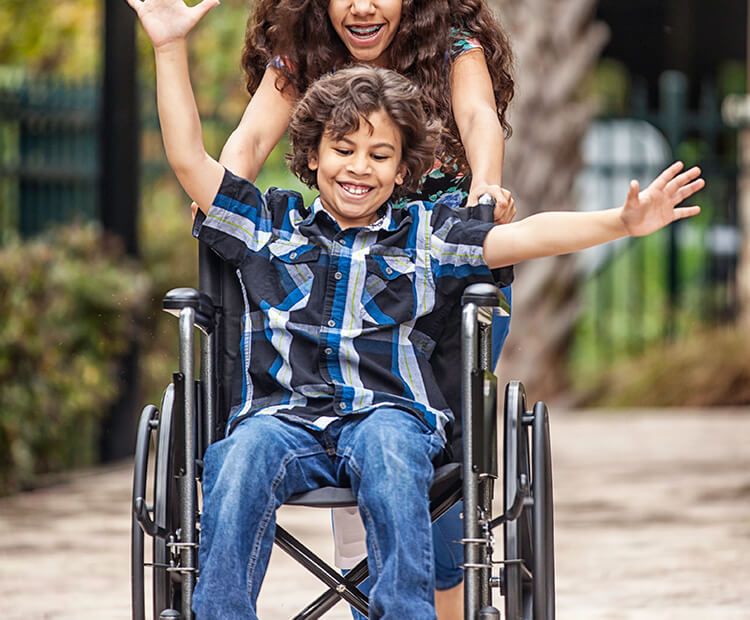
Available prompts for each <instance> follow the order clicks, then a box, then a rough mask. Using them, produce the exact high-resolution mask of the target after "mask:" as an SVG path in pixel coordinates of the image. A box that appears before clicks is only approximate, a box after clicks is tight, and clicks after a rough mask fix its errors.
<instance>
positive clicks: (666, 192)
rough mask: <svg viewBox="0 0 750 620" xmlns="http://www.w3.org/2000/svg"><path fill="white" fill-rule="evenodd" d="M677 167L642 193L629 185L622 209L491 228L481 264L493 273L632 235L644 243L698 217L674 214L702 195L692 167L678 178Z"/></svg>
mask: <svg viewBox="0 0 750 620" xmlns="http://www.w3.org/2000/svg"><path fill="white" fill-rule="evenodd" d="M680 170H682V163H681V162H676V163H674V164H672V165H671V166H670V167H669V168H667V169H666V170H665V171H664V172H662V173H661V174H660V175H659V176H658V177H657V178H656V179H655V180H654V181H653V183H651V185H649V186H648V187H647V188H646V189H645V190H643V191H642V192H639V187H638V182H637V181H631V182H630V189H629V191H628V196H627V199H626V200H625V204H623V206H621V207H618V208H616V209H608V210H606V211H589V212H561V211H557V212H555V211H550V212H547V213H538V214H536V215H532V216H530V217H527V218H525V219H523V220H521V221H519V222H513V223H511V224H506V225H504V226H495V227H494V228H493V229H492V230H490V232H489V233H488V234H487V237H486V239H485V241H484V259H485V261H486V262H487V265H488V266H489V267H490V268H492V269H495V268H497V267H503V266H505V265H513V264H515V263H518V262H521V261H523V260H527V259H529V258H540V257H542V256H554V255H557V254H569V253H571V252H577V251H578V250H583V249H585V248H589V247H592V246H595V245H599V244H602V243H606V242H608V241H614V240H615V239H619V238H620V237H625V236H627V235H632V236H634V237H642V236H644V235H649V234H651V233H653V232H655V231H657V230H659V229H660V228H663V227H664V226H667V225H668V224H670V223H672V222H674V221H675V220H679V219H682V218H685V217H692V216H694V215H697V214H698V213H700V207H697V206H692V207H680V208H675V206H676V205H678V204H679V203H680V202H682V201H683V200H685V198H687V197H688V196H691V195H692V194H694V193H695V192H697V191H698V190H700V189H702V188H703V186H704V185H705V181H704V180H703V179H701V178H699V176H700V172H701V171H700V169H699V168H698V167H693V168H691V169H690V170H687V171H685V172H683V173H682V174H678V173H679V172H680Z"/></svg>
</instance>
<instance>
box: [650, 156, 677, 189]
mask: <svg viewBox="0 0 750 620" xmlns="http://www.w3.org/2000/svg"><path fill="white" fill-rule="evenodd" d="M684 165H685V164H683V163H682V162H681V161H676V162H674V163H673V164H672V165H671V166H669V167H668V168H667V169H666V170H664V171H662V173H661V174H660V175H659V176H658V177H656V179H654V182H653V185H654V186H655V187H658V188H660V189H661V188H663V187H665V186H666V185H667V183H669V182H670V181H671V180H672V179H674V177H675V176H676V175H677V173H678V172H679V171H680V170H682V168H683V166H684Z"/></svg>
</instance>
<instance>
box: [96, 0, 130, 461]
mask: <svg viewBox="0 0 750 620" xmlns="http://www.w3.org/2000/svg"><path fill="white" fill-rule="evenodd" d="M102 88H103V91H102V100H101V106H102V107H101V111H100V119H101V123H100V130H101V157H102V167H101V178H100V186H99V213H100V217H101V222H102V227H103V228H104V230H106V231H107V232H109V233H112V234H114V235H116V236H117V237H119V238H120V239H122V242H123V243H124V246H125V249H126V251H127V252H128V254H130V255H133V256H135V255H137V254H138V238H137V222H138V198H139V193H140V192H139V175H138V165H139V146H140V144H139V136H140V131H139V123H138V98H137V91H136V49H135V13H134V11H133V10H132V9H131V8H130V7H129V6H128V5H127V3H125V2H122V0H104V76H103V85H102ZM137 377H138V350H137V346H136V344H133V345H132V346H131V350H130V351H129V353H128V354H127V355H126V357H125V359H124V360H123V361H122V365H121V367H120V396H119V398H118V401H117V402H116V403H115V404H114V405H113V407H112V409H111V410H110V412H109V413H108V415H107V417H106V419H105V420H104V423H103V427H102V436H101V441H100V454H101V459H102V460H103V461H110V460H115V459H120V458H123V457H125V456H128V455H130V454H132V452H133V446H134V445H135V442H134V439H135V417H134V414H135V413H136V409H137V403H136V402H135V399H136V398H137V394H138V390H137V389H136V388H137Z"/></svg>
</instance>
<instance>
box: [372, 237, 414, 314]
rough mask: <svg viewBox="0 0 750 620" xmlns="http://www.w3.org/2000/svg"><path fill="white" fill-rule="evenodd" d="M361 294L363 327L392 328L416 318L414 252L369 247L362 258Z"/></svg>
mask: <svg viewBox="0 0 750 620" xmlns="http://www.w3.org/2000/svg"><path fill="white" fill-rule="evenodd" d="M365 266H366V273H367V275H366V278H365V286H364V289H363V292H362V305H361V308H362V321H363V325H367V324H368V323H369V324H376V325H394V324H400V323H404V322H406V321H409V320H411V319H413V318H414V317H415V306H416V302H415V288H414V279H415V276H416V271H417V269H416V263H415V253H414V252H413V251H408V250H402V249H398V248H383V249H381V248H377V247H375V248H372V249H371V250H370V253H369V254H367V256H365Z"/></svg>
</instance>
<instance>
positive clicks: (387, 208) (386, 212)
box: [300, 196, 399, 231]
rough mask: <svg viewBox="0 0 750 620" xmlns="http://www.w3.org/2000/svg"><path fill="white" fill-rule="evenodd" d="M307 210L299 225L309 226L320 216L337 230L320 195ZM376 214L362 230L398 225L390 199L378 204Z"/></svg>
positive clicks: (374, 229)
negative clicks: (371, 221)
mask: <svg viewBox="0 0 750 620" xmlns="http://www.w3.org/2000/svg"><path fill="white" fill-rule="evenodd" d="M307 211H308V212H309V214H308V215H307V217H305V218H304V219H303V220H302V221H301V222H300V226H310V225H311V224H312V223H313V222H314V221H315V220H317V219H319V218H322V221H327V222H330V223H332V224H333V225H334V226H335V227H336V229H337V230H340V228H339V225H338V224H337V223H336V220H334V219H333V218H332V217H331V215H330V214H329V213H328V211H326V210H325V207H324V206H323V202H322V201H321V199H320V196H317V197H316V198H315V200H313V201H312V204H311V205H310V207H309V208H308V209H307ZM377 215H378V219H377V220H375V221H374V222H373V223H372V224H370V225H369V226H363V229H364V230H370V231H378V230H396V229H397V228H398V227H399V222H396V221H394V218H393V206H392V205H391V201H390V200H387V201H386V202H384V203H383V204H382V205H381V206H380V208H379V209H378V210H377Z"/></svg>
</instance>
